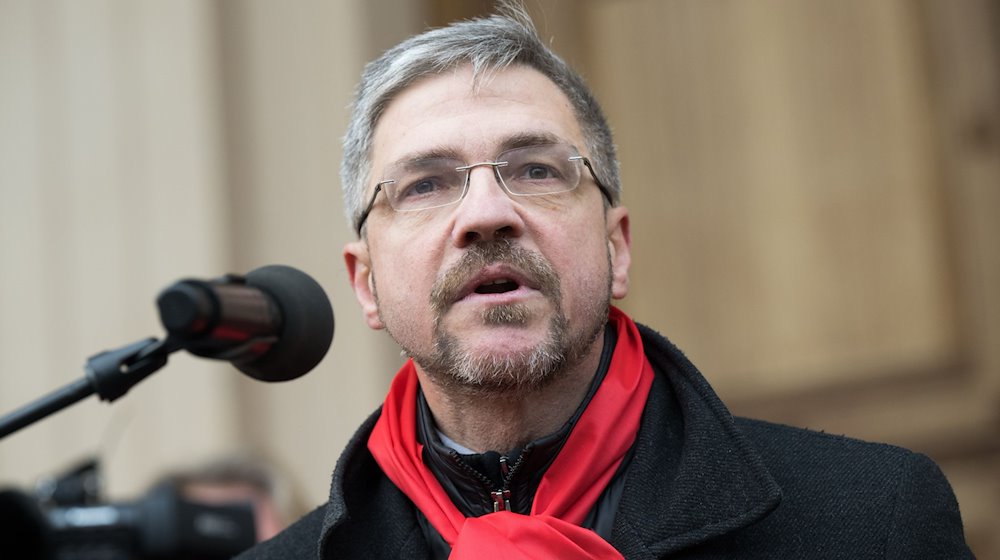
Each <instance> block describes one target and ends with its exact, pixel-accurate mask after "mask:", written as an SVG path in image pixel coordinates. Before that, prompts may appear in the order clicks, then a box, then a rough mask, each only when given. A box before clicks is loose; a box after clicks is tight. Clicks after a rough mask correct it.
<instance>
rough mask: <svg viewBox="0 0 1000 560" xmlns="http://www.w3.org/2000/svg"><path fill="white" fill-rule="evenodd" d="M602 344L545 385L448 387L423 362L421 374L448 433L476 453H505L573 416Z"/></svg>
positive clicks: (430, 403) (423, 386)
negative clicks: (495, 388) (425, 370)
mask: <svg viewBox="0 0 1000 560" xmlns="http://www.w3.org/2000/svg"><path fill="white" fill-rule="evenodd" d="M603 347H604V337H603V336H598V337H597V339H596V340H595V341H594V342H593V343H592V344H591V346H590V349H589V350H588V351H587V353H586V354H585V355H584V356H583V358H582V359H581V360H579V362H578V363H576V364H574V365H572V366H571V367H568V368H567V369H566V370H564V371H563V372H561V373H560V374H559V375H558V376H556V377H555V378H553V379H552V380H551V381H550V382H548V383H546V384H545V385H544V386H542V387H531V388H518V389H507V390H502V391H501V390H497V391H486V390H483V389H481V388H475V389H473V388H468V387H461V386H454V385H445V384H441V383H438V382H436V381H435V380H434V378H433V376H430V375H428V374H426V373H425V372H424V371H423V370H422V369H421V368H420V367H419V366H418V367H417V376H418V378H419V379H420V386H421V389H423V392H424V398H426V399H427V405H428V407H429V408H430V410H431V413H432V414H433V416H434V421H435V422H436V423H437V427H438V429H439V430H441V431H442V432H443V433H444V434H445V435H446V436H448V437H449V438H451V439H452V440H454V441H456V442H458V443H459V444H461V445H463V446H465V447H468V448H469V449H472V450H473V451H476V452H477V453H483V452H485V451H497V452H506V451H508V450H511V449H515V448H520V447H523V446H524V445H525V444H527V443H528V442H530V441H533V440H536V439H538V438H541V437H543V436H546V435H548V434H551V433H553V432H555V431H557V430H558V429H559V428H561V427H562V426H563V424H565V423H566V422H567V421H568V420H569V419H570V418H571V417H572V416H573V413H574V412H576V409H577V408H578V407H579V406H580V403H581V402H583V399H584V397H586V395H587V390H588V389H589V388H590V383H591V381H592V380H593V378H594V375H595V374H596V372H597V368H598V365H599V364H600V359H601V352H602V350H603ZM470 411H472V412H470Z"/></svg>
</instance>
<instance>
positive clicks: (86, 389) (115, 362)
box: [0, 337, 181, 439]
mask: <svg viewBox="0 0 1000 560" xmlns="http://www.w3.org/2000/svg"><path fill="white" fill-rule="evenodd" d="M180 349H181V346H180V345H179V344H177V343H176V342H175V341H173V340H171V338H170V337H167V338H166V339H164V340H158V339H156V338H146V339H143V340H140V341H137V342H133V343H131V344H127V345H125V346H122V347H121V348H118V349H115V350H106V351H104V352H101V353H99V354H95V355H93V356H91V357H90V358H88V359H87V364H86V366H85V367H84V370H85V371H86V375H85V376H84V377H82V378H81V379H77V380H76V381H74V382H72V383H70V384H68V385H65V386H63V387H61V388H59V389H57V390H55V391H53V392H51V393H49V394H47V395H45V396H43V397H41V398H39V399H37V400H35V401H32V402H30V403H28V404H26V405H24V406H22V407H21V408H19V409H17V410H15V411H13V412H11V413H9V414H6V415H4V416H3V417H0V439H3V438H4V437H6V436H8V435H10V434H12V433H14V432H16V431H17V430H20V429H21V428H24V427H25V426H29V425H31V424H33V423H35V422H37V421H39V420H41V419H42V418H45V417H46V416H48V415H50V414H53V413H55V412H58V411H60V410H62V409H64V408H66V407H68V406H70V405H72V404H75V403H77V402H79V401H81V400H83V399H85V398H87V397H89V396H90V395H92V394H94V393H97V396H98V397H99V398H100V399H101V400H102V401H107V402H112V401H115V400H117V399H118V398H119V397H121V396H122V395H124V394H125V393H127V392H128V390H129V389H131V388H132V387H134V386H135V385H136V384H137V383H139V382H140V381H142V380H143V379H145V378H146V377H148V376H149V375H150V374H152V373H154V372H156V371H157V370H159V369H160V368H162V367H163V366H164V365H166V363H167V356H169V355H170V354H171V353H172V352H176V351H177V350H180Z"/></svg>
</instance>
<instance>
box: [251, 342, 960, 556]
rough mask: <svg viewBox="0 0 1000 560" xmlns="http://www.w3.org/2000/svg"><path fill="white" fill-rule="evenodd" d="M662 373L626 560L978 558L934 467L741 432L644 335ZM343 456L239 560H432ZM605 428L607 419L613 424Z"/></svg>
mask: <svg viewBox="0 0 1000 560" xmlns="http://www.w3.org/2000/svg"><path fill="white" fill-rule="evenodd" d="M640 331H641V332H642V338H643V344H644V345H645V349H646V355H647V357H648V358H649V360H650V363H651V364H652V365H653V369H654V370H655V371H656V372H657V376H656V379H655V380H654V382H653V388H652V390H651V392H650V397H649V400H648V401H647V404H646V409H645V411H644V412H643V416H642V424H641V426H640V430H639V434H638V436H637V439H636V444H635V449H634V453H635V455H634V458H633V460H632V462H631V464H630V465H629V468H628V471H627V473H626V479H625V488H624V491H623V494H622V497H621V502H620V506H619V510H618V513H617V516H616V517H615V521H614V529H613V531H612V537H611V544H612V545H614V546H615V548H617V549H618V550H619V551H621V552H622V554H623V555H624V556H625V558H630V559H631V558H637V559H638V558H642V559H654V558H683V559H720V558H741V559H743V558H752V559H762V558H769V559H793V558H794V559H799V558H806V559H813V558H823V559H832V558H842V559H851V560H858V559H868V558H899V559H903V558H907V559H912V558H928V559H929V558H935V559H936V558H941V559H949V560H950V559H959V558H972V557H973V556H972V553H971V552H970V551H969V549H968V547H967V546H966V545H965V540H964V536H963V532H962V522H961V518H960V515H959V511H958V504H957V503H956V501H955V497H954V495H953V493H952V490H951V487H950V486H949V485H948V482H947V480H946V479H945V478H944V476H943V475H942V474H941V471H940V470H939V469H938V467H937V466H936V465H935V464H934V463H933V462H932V461H931V460H930V459H928V458H927V457H925V456H923V455H919V454H915V453H912V452H910V451H907V450H905V449H900V448H898V447H893V446H889V445H883V444H875V443H866V442H862V441H858V440H854V439H850V438H846V437H840V436H834V435H828V434H824V433H819V432H813V431H808V430H802V429H798V428H791V427H787V426H781V425H777V424H771V423H768V422H761V421H755V420H748V419H743V418H733V417H732V415H731V414H730V413H729V411H728V410H727V409H726V408H725V406H724V405H723V404H722V402H721V401H720V400H719V398H718V397H717V396H716V395H715V393H714V392H713V391H712V389H711V387H710V386H709V385H708V383H707V382H706V381H705V379H704V378H703V377H702V376H701V374H700V373H699V372H698V371H697V369H695V367H694V366H693V365H692V364H691V363H690V362H689V361H688V360H687V359H686V358H685V357H684V356H683V355H682V354H681V352H680V351H679V350H677V349H676V348H675V347H674V346H673V345H672V344H670V343H669V342H668V341H667V340H666V339H664V338H663V337H661V336H660V335H658V334H657V333H655V332H653V331H652V330H650V329H648V328H645V327H642V326H640ZM377 418H378V412H376V413H375V414H374V415H372V416H371V417H370V418H368V420H367V421H365V423H364V424H363V425H362V426H361V428H360V429H359V430H358V432H357V433H356V434H355V435H354V438H353V439H352V440H351V441H350V442H349V443H348V445H347V448H346V450H345V451H344V453H343V455H341V457H340V460H339V461H338V463H337V467H336V470H335V471H334V473H333V485H332V489H331V493H330V500H329V502H327V504H325V505H323V506H321V507H320V508H318V509H316V510H314V511H313V512H312V513H310V514H308V515H306V516H305V517H303V518H302V519H301V520H299V521H298V522H297V523H295V524H294V525H292V526H291V527H289V528H288V529H286V530H285V531H284V532H282V533H281V534H279V535H278V536H276V537H275V538H273V539H271V540H270V541H267V542H265V543H263V544H261V545H258V546H257V547H255V548H253V549H251V550H250V551H248V552H247V553H245V554H244V555H242V556H240V557H239V558H241V559H243V560H248V559H253V558H268V559H279V560H281V559H286V558H287V559H292V558H294V559H307V558H319V559H328V558H363V559H380V558H407V559H426V558H429V556H428V555H429V553H428V547H427V544H426V542H425V540H424V536H423V535H424V534H423V531H422V530H421V528H420V526H419V523H418V522H417V516H416V515H415V510H414V507H413V505H412V503H411V502H410V501H409V500H408V499H407V498H406V497H405V496H404V495H403V494H402V493H401V492H400V491H399V490H398V489H397V488H396V487H395V486H394V485H393V484H392V482H390V481H389V479H387V478H386V477H385V476H384V475H383V474H382V471H381V470H380V469H379V467H378V465H377V464H376V463H375V461H374V459H373V458H372V456H371V454H370V453H369V452H368V449H367V446H366V443H367V440H368V435H369V433H370V432H371V429H372V427H373V425H374V423H375V420H376V419H377ZM609 420H610V419H609Z"/></svg>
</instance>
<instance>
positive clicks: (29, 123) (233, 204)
mask: <svg viewBox="0 0 1000 560" xmlns="http://www.w3.org/2000/svg"><path fill="white" fill-rule="evenodd" d="M419 19H420V17H419V14H417V13H415V12H414V4H413V3H400V4H397V3H391V2H367V1H362V0H344V1H337V2H326V1H321V0H317V1H297V2H289V3H285V2H281V3H279V2H268V1H257V2H242V1H241V2H235V1H234V2H204V1H200V0H191V1H174V0H170V1H165V0H156V1H154V0H144V1H133V0H87V1H84V2H78V1H72V0H66V1H56V0H41V1H34V0H13V1H7V2H2V3H0V263H2V265H0V266H2V276H0V411H3V412H4V413H6V412H8V411H11V410H13V409H14V408H15V407H17V406H20V405H21V404H24V403H26V402H28V401H29V400H31V399H34V398H36V397H39V396H41V395H43V394H45V393H48V392H49V391H52V390H54V389H56V388H57V387H60V386H62V385H64V384H67V383H70V382H72V381H75V380H76V379H78V378H80V377H81V376H82V375H83V368H82V366H83V363H84V361H85V359H86V358H87V357H88V356H90V355H91V354H94V353H96V352H98V351H101V350H105V349H109V348H116V347H119V346H122V345H124V344H126V343H129V342H132V341H135V340H138V339H141V338H144V337H146V336H162V328H161V327H160V326H159V324H158V318H157V314H156V310H155V307H154V303H153V302H154V298H155V295H156V293H157V292H158V291H159V290H160V289H162V288H163V287H165V286H166V285H168V284H169V283H171V282H173V281H174V280H176V279H179V278H181V277H191V276H193V277H213V276H216V275H218V274H221V273H223V272H228V271H231V272H245V271H248V270H250V269H253V268H255V267H258V266H261V265H265V264H272V263H285V264H289V265H292V266H296V267H298V268H300V269H302V270H305V271H307V272H308V273H310V274H311V275H312V276H314V277H315V278H316V279H317V280H318V281H319V282H320V283H321V284H322V285H323V286H324V288H325V289H326V290H327V291H328V293H329V295H330V297H331V300H332V301H333V304H334V309H335V314H336V316H337V328H336V337H335V340H334V343H333V346H332V348H331V350H330V353H329V354H328V355H327V357H326V359H325V361H324V362H323V363H322V364H321V365H320V366H319V367H318V368H317V369H316V370H314V371H313V372H312V373H311V374H310V375H308V376H306V377H305V378H302V379H300V380H298V381H296V382H294V383H287V384H284V385H273V386H270V385H268V386H265V385H263V384H260V383H257V382H254V381H251V380H249V379H245V378H243V377H242V376H241V375H240V374H239V373H238V372H237V371H236V370H234V369H232V368H231V367H229V366H227V365H225V364H223V363H220V362H211V361H205V360H197V359H194V358H192V357H190V356H188V355H186V354H175V355H174V356H172V357H171V359H170V363H169V365H168V367H167V368H165V369H164V370H162V371H160V372H159V373H157V374H156V375H154V376H153V377H151V378H149V379H147V380H146V381H145V382H143V383H142V384H140V385H138V386H137V387H135V388H134V389H133V390H132V391H131V392H130V393H129V394H128V395H126V396H125V397H124V398H122V399H120V400H118V401H117V402H115V403H113V404H110V405H109V404H105V403H101V402H99V401H98V400H97V399H96V398H94V397H91V398H90V399H88V400H86V401H84V402H81V403H79V404H77V405H75V406H73V407H71V408H69V409H67V410H65V411H62V412H60V413H58V414H56V415H54V416H52V417H50V418H48V419H46V420H44V421H42V422H40V423H38V424H35V425H33V426H31V427H29V428H26V429H24V430H22V431H21V432H18V433H16V434H14V435H12V436H9V437H8V438H6V439H4V440H3V441H2V442H0V486H7V485H16V486H20V487H28V486H29V485H30V484H32V483H33V481H34V480H35V479H36V478H37V477H39V476H41V475H48V474H53V473H55V472H58V471H61V470H62V469H64V468H66V467H68V466H70V465H71V464H73V463H75V462H76V461H78V460H80V459H82V458H85V457H87V456H90V455H97V456H99V458H100V459H101V461H102V463H103V466H104V468H105V481H106V484H107V490H108V492H109V495H110V497H111V498H114V499H124V498H131V497H135V496H136V495H138V494H139V493H141V492H142V491H144V490H145V488H146V487H147V485H148V484H149V482H150V481H151V480H152V479H153V478H155V477H156V476H158V475H159V474H160V473H162V472H163V471H164V470H169V469H173V468H178V467H183V466H188V465H191V464H195V463H198V462H201V461H203V460H207V459H209V458H212V457H214V456H217V455H220V454H227V453H231V452H238V451H239V452H247V451H248V452H252V453H256V454H259V455H262V456H264V457H265V458H266V459H268V460H271V461H273V462H274V463H275V464H277V465H278V466H279V467H281V468H283V469H284V470H285V471H286V472H287V473H288V475H289V477H290V478H291V479H292V482H294V483H295V484H296V485H297V487H298V488H299V492H300V494H301V495H302V496H303V497H304V502H305V505H306V506H310V505H313V504H318V503H320V502H321V501H322V500H323V498H324V497H325V495H326V493H327V491H328V483H329V476H330V472H331V468H332V465H333V464H334V462H335V460H336V457H337V456H338V454H339V452H340V450H341V449H342V447H343V445H344V443H345V442H346V440H347V438H348V437H349V436H350V435H351V433H353V430H354V429H355V428H356V426H357V425H358V424H359V423H360V421H361V420H362V419H363V418H364V417H365V416H366V415H367V414H369V413H370V412H371V411H372V410H373V409H374V408H375V406H377V404H378V403H379V402H380V400H381V398H382V396H383V394H384V391H385V389H386V386H387V381H388V379H389V377H390V375H391V372H392V371H393V369H394V368H395V367H396V364H397V363H398V362H399V358H398V350H396V349H395V348H393V347H392V346H391V344H389V343H387V342H386V340H385V339H384V338H383V337H382V336H380V335H377V334H371V333H370V332H369V331H368V330H367V328H366V327H364V325H363V324H362V323H361V321H359V320H358V313H359V311H358V308H357V304H356V303H355V300H354V297H353V295H352V294H351V293H350V291H349V290H348V286H347V281H346V279H345V274H344V271H343V265H342V259H341V255H340V250H341V247H342V245H343V244H344V242H346V240H347V239H348V237H349V235H350V234H351V232H350V230H349V228H348V227H347V226H346V225H344V222H343V218H342V210H341V208H342V206H341V202H340V196H339V178H338V166H339V161H340V136H341V134H342V132H343V129H344V126H345V121H346V110H345V107H346V106H347V104H348V102H349V99H350V94H351V91H352V89H353V87H354V84H355V82H356V80H357V77H358V75H359V73H360V70H361V66H362V64H363V61H364V60H366V59H368V58H370V57H371V56H373V55H374V53H376V52H378V51H379V50H380V49H383V48H385V47H386V46H387V44H388V43H391V42H394V41H396V40H398V39H399V38H401V37H403V36H405V35H407V34H409V33H410V32H411V31H412V30H413V29H419V25H418V24H416V23H414V22H415V21H419Z"/></svg>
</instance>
